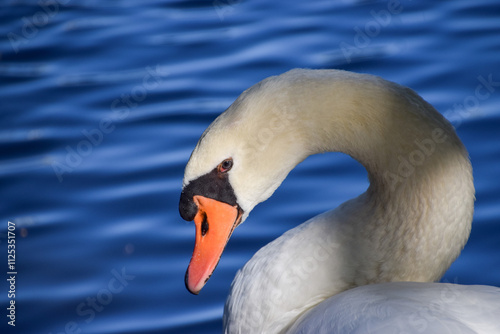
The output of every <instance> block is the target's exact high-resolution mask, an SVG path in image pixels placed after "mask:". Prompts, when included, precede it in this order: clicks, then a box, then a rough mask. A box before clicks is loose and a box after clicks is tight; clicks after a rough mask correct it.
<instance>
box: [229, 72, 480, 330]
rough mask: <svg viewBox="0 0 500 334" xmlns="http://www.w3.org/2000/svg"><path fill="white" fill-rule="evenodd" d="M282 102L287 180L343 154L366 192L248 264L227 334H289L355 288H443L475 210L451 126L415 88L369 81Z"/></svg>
mask: <svg viewBox="0 0 500 334" xmlns="http://www.w3.org/2000/svg"><path fill="white" fill-rule="evenodd" d="M276 100H277V105H279V107H277V108H275V109H274V110H277V111H276V112H278V115H281V117H285V118H286V129H285V130H283V131H284V132H283V133H280V135H279V136H276V138H275V140H273V142H272V143H269V146H270V151H277V149H276V148H277V147H279V148H280V150H281V152H284V153H282V157H280V158H282V159H286V158H287V157H289V161H294V163H293V164H292V166H288V165H287V166H286V167H283V168H284V170H283V175H284V176H286V174H287V173H288V171H289V169H290V168H293V166H294V165H295V163H298V162H299V161H301V160H302V159H303V158H304V157H305V156H308V155H310V154H315V153H320V152H326V151H338V152H343V153H346V154H349V155H350V156H352V157H353V158H354V159H356V160H358V161H359V162H360V163H361V164H362V165H363V166H364V167H365V168H366V169H367V171H368V176H369V180H370V186H369V188H368V190H367V191H366V192H365V193H364V194H362V195H361V196H359V197H358V198H355V199H353V200H350V201H348V202H346V203H344V204H342V205H341V206H340V207H338V208H337V209H335V210H333V211H329V212H327V213H325V214H322V215H320V216H318V217H315V218H313V219H311V220H310V221H308V222H306V223H304V224H302V225H301V226H299V227H297V228H295V229H293V230H291V231H289V232H287V233H285V234H284V235H283V236H281V237H280V238H278V239H277V240H275V241H274V242H272V243H270V244H268V245H267V246H266V247H264V248H262V249H261V250H260V251H259V252H258V253H257V254H256V255H255V256H254V257H253V258H252V259H251V260H250V261H249V262H248V263H247V265H246V266H245V267H244V268H243V269H242V270H241V271H240V272H239V273H238V275H237V277H236V278H235V280H234V282H233V285H232V289H231V294H230V297H229V298H228V301H227V304H226V311H225V324H226V329H227V330H228V332H231V331H232V329H231V328H233V329H235V328H240V329H241V328H245V326H253V327H251V328H252V329H254V330H257V331H260V332H280V331H283V330H284V329H286V328H287V326H288V325H289V324H290V323H293V321H294V319H296V318H297V317H298V316H299V315H300V314H301V313H303V312H305V311H306V310H307V309H308V308H310V307H312V306H314V305H316V304H317V303H319V302H321V301H322V300H324V299H326V298H328V297H329V296H332V295H334V294H337V293H339V292H341V291H343V290H346V289H348V288H351V287H354V286H358V285H363V284H369V283H377V282H387V281H434V280H437V279H439V278H440V277H441V276H442V274H443V273H444V271H445V270H446V269H447V268H448V267H449V265H450V264H451V262H452V261H453V260H454V259H455V258H456V257H457V256H458V254H459V253H460V251H461V249H462V248H463V246H464V244H465V242H466V240H467V238H468V235H469V231H470V223H471V220H472V211H473V200H474V195H473V194H474V187H473V184H472V172H471V167H470V163H469V160H468V156H467V152H466V151H465V149H464V147H463V145H462V144H461V142H460V140H459V139H458V137H457V136H456V134H455V132H454V130H453V128H452V127H451V125H450V124H449V123H448V122H447V121H446V120H444V118H443V117H442V116H441V115H440V114H439V113H438V112H437V111H435V109H434V108H433V107H432V106H430V105H429V104H428V103H426V102H425V101H424V100H422V99H421V98H420V97H419V96H418V95H417V94H416V93H414V92H413V91H411V90H410V89H408V88H405V87H402V86H399V85H397V84H393V83H390V82H387V81H384V80H382V79H379V78H376V77H371V76H356V75H352V77H351V75H350V74H346V76H345V77H344V78H342V80H335V81H333V82H332V81H331V80H329V79H328V77H325V78H324V80H323V79H322V78H319V79H318V78H316V80H315V81H314V85H313V87H311V89H307V90H305V89H304V82H301V80H296V81H294V83H293V84H291V85H290V86H288V87H287V89H286V93H282V94H281V95H279V96H278V97H276ZM283 115H285V116H283ZM273 145H276V147H275V148H274V149H273V148H272V147H271V146H273ZM240 298H241V299H244V301H241V300H240V301H239V302H238V300H239V299H240ZM243 319H246V320H244V321H245V324H243V323H242V322H241V321H243ZM248 319H251V321H250V320H248ZM249 321H250V322H249Z"/></svg>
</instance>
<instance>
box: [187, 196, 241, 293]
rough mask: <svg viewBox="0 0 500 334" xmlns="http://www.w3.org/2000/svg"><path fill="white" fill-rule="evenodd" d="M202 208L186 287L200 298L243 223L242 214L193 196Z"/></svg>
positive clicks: (236, 209)
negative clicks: (229, 243) (238, 226)
mask: <svg viewBox="0 0 500 334" xmlns="http://www.w3.org/2000/svg"><path fill="white" fill-rule="evenodd" d="M193 200H194V203H195V204H196V206H197V207H198V213H197V214H196V216H195V217H194V223H195V225H196V239H195V244H194V251H193V256H192V257H191V262H189V267H188V269H187V271H186V277H185V281H186V287H187V289H188V290H189V291H190V292H191V293H193V294H195V295H197V294H198V293H199V292H200V290H201V289H202V288H203V286H204V285H205V283H206V282H207V281H208V279H209V278H210V276H211V275H212V272H213V271H214V270H215V267H217V264H218V263H219V259H220V257H221V255H222V252H223V251H224V248H225V247H226V244H227V241H228V240H229V237H230V236H231V234H232V233H233V230H234V228H235V227H236V226H237V225H238V224H239V223H240V221H241V211H240V210H238V207H237V206H232V205H229V204H227V203H223V202H220V201H217V200H214V199H211V198H207V197H204V196H199V195H196V196H194V197H193Z"/></svg>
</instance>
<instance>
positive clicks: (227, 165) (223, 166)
mask: <svg viewBox="0 0 500 334" xmlns="http://www.w3.org/2000/svg"><path fill="white" fill-rule="evenodd" d="M231 167H233V159H232V158H229V159H226V160H224V161H222V162H221V163H220V164H219V166H218V167H217V169H218V171H219V172H221V173H227V172H228V171H229V170H230V169H231Z"/></svg>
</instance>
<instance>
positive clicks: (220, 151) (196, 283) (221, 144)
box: [179, 77, 307, 294]
mask: <svg viewBox="0 0 500 334" xmlns="http://www.w3.org/2000/svg"><path fill="white" fill-rule="evenodd" d="M286 82H287V81H284V80H281V79H280V77H271V78H268V79H266V80H264V81H262V82H260V83H258V84H256V85H255V86H253V87H251V88H249V89H248V90H246V91H245V92H243V93H242V94H241V95H240V97H239V98H238V99H237V100H236V101H235V102H234V103H233V104H232V105H231V106H230V107H229V108H228V109H227V110H226V111H225V112H224V113H222V114H221V115H220V116H219V117H218V118H217V119H216V120H215V121H214V122H213V123H212V124H211V125H210V126H209V127H208V128H207V130H206V131H205V132H204V133H203V134H202V136H201V138H200V140H199V142H198V144H197V145H196V147H195V149H194V151H193V153H192V154H191V157H190V159H189V162H188V163H187V165H186V169H185V173H184V180H183V188H182V193H181V197H180V203H179V211H180V215H181V217H182V218H183V219H185V220H188V221H191V220H194V222H195V226H196V237H195V248H194V252H193V256H192V258H191V262H190V264H189V267H188V269H187V272H186V277H185V282H186V287H187V289H188V290H189V291H190V292H192V293H194V294H198V293H199V291H200V290H201V288H202V287H203V286H204V285H205V283H206V281H208V279H209V277H210V275H211V274H212V272H213V271H214V270H215V267H216V266H217V263H218V261H219V259H220V256H221V255H222V252H223V250H224V247H225V245H226V243H227V241H228V240H229V237H230V236H231V234H232V232H233V231H234V229H235V228H236V227H237V226H238V225H239V224H241V223H242V222H243V221H245V219H246V218H247V217H248V214H249V213H250V212H251V211H252V209H253V208H254V207H255V206H256V205H257V204H258V203H260V202H262V201H264V200H266V199H267V198H269V196H271V195H272V193H273V192H274V191H275V190H276V188H277V187H278V186H279V185H280V184H281V182H282V181H283V180H284V179H285V177H286V176H287V174H288V173H289V172H290V170H292V169H293V167H295V165H296V164H297V163H299V162H300V161H301V160H303V159H304V158H305V157H306V156H307V154H304V155H302V154H301V153H300V152H301V149H300V146H301V145H300V141H298V138H300V135H299V133H297V131H294V130H293V117H291V116H289V115H290V113H289V111H288V112H287V111H285V110H284V109H287V108H289V105H288V104H287V100H286V99H287V97H286V95H287V93H286V92H287V91H288V90H287V89H286V88H287V87H285V86H286ZM286 115H288V116H286Z"/></svg>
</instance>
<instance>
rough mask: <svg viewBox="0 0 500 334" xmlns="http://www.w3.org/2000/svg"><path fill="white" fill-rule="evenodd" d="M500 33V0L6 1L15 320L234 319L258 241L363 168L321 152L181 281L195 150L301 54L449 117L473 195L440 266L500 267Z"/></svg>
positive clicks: (8, 216) (166, 326) (99, 327)
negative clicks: (231, 311)
mask: <svg viewBox="0 0 500 334" xmlns="http://www.w3.org/2000/svg"><path fill="white" fill-rule="evenodd" d="M391 11H392V12H391ZM499 36H500V5H499V4H498V1H496V0H479V1H469V0H462V1H446V2H436V1H405V0H401V1H400V2H397V1H394V0H391V1H349V0H344V1H274V2H272V1H264V0H254V1H239V0H216V1H154V0H149V1H141V2H137V1H131V0H128V1H111V0H104V1H103V0H101V1H97V0H95V1H76V0H75V1H71V0H59V1H57V0H55V1H52V2H47V1H42V2H38V1H29V0H21V1H13V0H12V1H4V4H3V5H2V7H0V52H1V58H0V111H1V113H0V119H1V121H0V159H1V162H0V184H1V202H0V233H1V234H0V259H3V260H1V261H2V262H4V264H2V265H1V266H0V268H3V269H2V272H3V273H2V274H0V277H6V272H7V269H6V267H7V266H6V264H7V259H6V258H7V234H6V233H7V221H8V220H11V221H13V222H15V223H16V233H17V236H16V251H17V253H16V254H17V258H16V265H17V268H16V269H17V272H18V275H17V281H16V299H15V300H16V305H17V309H16V311H17V313H16V314H17V318H16V320H17V321H16V324H17V325H16V328H15V330H12V328H10V327H8V326H7V324H6V323H7V320H8V319H7V318H6V317H5V314H6V313H7V311H6V310H5V307H6V305H7V302H8V299H7V291H8V286H7V283H6V281H5V279H4V278H2V280H1V282H2V283H1V284H0V296H1V297H0V301H1V309H2V310H4V311H0V319H3V320H0V330H1V332H2V333H5V332H8V333H10V332H12V333H53V334H55V333H60V332H65V330H66V331H67V332H71V331H72V330H76V331H77V330H81V332H82V333H160V332H161V333H165V332H172V333H199V332H203V333H219V332H220V330H221V326H222V325H221V317H222V308H223V303H224V301H225V298H226V295H227V292H228V289H229V285H230V283H231V281H232V279H233V277H234V274H235V273H236V271H237V269H238V268H240V267H241V266H243V264H244V263H245V262H246V261H247V260H248V259H249V258H250V257H251V256H252V254H253V253H254V252H256V251H257V250H258V249H259V248H260V247H262V246H263V245H265V244H266V243H268V242H269V241H271V240H273V239H274V238H276V237H277V236H279V235H280V234H282V233H283V232H284V231H286V230H287V229H289V228H292V227H294V226H296V225H298V224H300V223H301V222H303V221H305V220H306V219H307V218H310V217H312V216H313V215H315V214H318V213H320V212H323V211H326V210H328V209H331V208H333V207H335V206H337V205H338V204H340V203H341V202H343V201H345V200H347V199H349V198H352V197H354V196H356V195H358V194H360V193H361V192H363V191H364V190H365V189H366V187H367V180H366V174H365V172H364V170H363V168H362V167H360V166H359V165H358V164H357V163H356V162H355V161H353V160H352V159H350V158H349V157H347V156H345V155H341V154H326V155H321V156H314V157H311V158H309V159H307V160H306V161H305V162H304V163H302V164H301V165H299V167H298V168H297V169H296V170H294V171H293V172H292V173H291V174H290V176H289V178H288V179H287V180H286V181H285V182H284V184H283V186H282V187H281V188H280V189H279V190H278V191H277V192H276V194H275V195H274V196H273V197H272V198H271V199H270V200H269V201H267V202H266V203H263V204H261V205H260V206H258V207H257V208H256V209H255V210H254V212H253V213H252V215H251V216H250V218H249V219H248V220H247V222H246V223H245V224H243V225H242V226H240V227H239V228H238V229H237V230H236V232H235V233H234V235H233V237H232V239H231V241H230V242H229V245H228V247H227V249H226V251H225V253H224V255H223V257H222V260H221V261H220V264H219V266H218V268H217V270H216V272H215V273H214V275H213V276H212V278H211V280H210V282H209V283H208V284H207V286H206V287H205V288H204V290H203V291H202V293H201V294H200V295H199V296H193V295H190V294H189V293H188V292H187V291H186V290H185V288H184V281H183V280H184V272H185V269H186V267H187V264H188V262H189V259H190V256H191V252H192V247H193V244H194V228H193V225H192V223H187V222H184V221H183V220H182V219H181V218H180V217H179V215H178V210H177V205H178V198H179V193H180V190H181V181H182V176H183V169H184V166H185V164H186V162H187V160H188V158H189V154H190V152H191V150H192V149H193V147H194V145H195V144H196V142H197V140H198V138H199V136H200V134H201V133H202V131H203V130H204V129H205V128H206V127H207V126H208V125H209V124H210V122H211V121H212V120H213V119H214V118H215V117H216V115H218V114H219V113H220V112H222V111H223V110H224V109H225V108H227V107H228V106H229V105H230V103H231V102H232V101H233V100H234V99H235V98H236V97H237V96H238V95H239V94H240V93H241V92H242V91H243V90H244V89H246V88H247V87H249V86H251V85H253V84H254V83H256V82H258V81H260V80H261V79H263V78H265V77H267V76H270V75H275V74H279V73H282V72H285V71H287V70H289V69H291V68H295V67H309V68H339V69H346V70H352V71H357V72H366V73H372V74H377V75H381V76H383V77H384V78H387V79H389V80H392V81H396V82H398V83H401V84H404V85H407V86H410V87H411V88H413V89H415V90H416V91H417V92H419V93H420V94H421V95H422V96H423V97H424V98H425V99H426V100H428V101H429V102H431V103H432V104H433V105H434V106H436V108H437V109H438V110H440V111H441V112H442V113H443V114H445V116H446V117H447V118H448V119H450V120H451V121H452V122H453V124H454V125H455V127H456V128H457V131H458V133H459V135H460V137H461V138H462V140H463V141H464V143H465V145H466V146H467V148H468V150H469V152H470V155H471V159H472V163H473V166H474V176H475V184H476V189H477V202H476V212H475V218H474V224H473V230H472V234H471V238H470V241H469V243H468V244H467V246H466V247H465V249H464V251H463V253H462V255H461V256H460V258H459V259H458V260H457V261H456V262H455V263H454V264H453V265H452V267H451V268H450V270H449V271H448V272H447V273H446V275H445V277H444V280H446V281H449V282H458V283H463V284H491V285H496V286H500V222H499V220H500V219H499V218H500V168H499V166H500V135H499V130H500V110H499V105H500V84H499V82H500V63H499V59H500V38H499ZM488 78H490V80H492V81H494V82H495V83H496V86H495V85H493V86H491V87H489V88H490V90H487V89H486V90H485V88H480V90H479V95H478V91H477V87H478V86H479V85H481V84H482V81H481V80H488ZM325 180H326V181H325ZM122 271H123V272H122ZM117 273H118V276H120V275H121V276H124V275H125V277H126V279H125V278H123V277H122V281H120V280H117V279H116V277H117ZM94 299H95V301H94V302H95V303H97V304H96V306H94V308H92V307H91V306H90V304H89V303H92V301H93V300H94ZM99 301H100V302H99ZM4 328H7V330H4Z"/></svg>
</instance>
